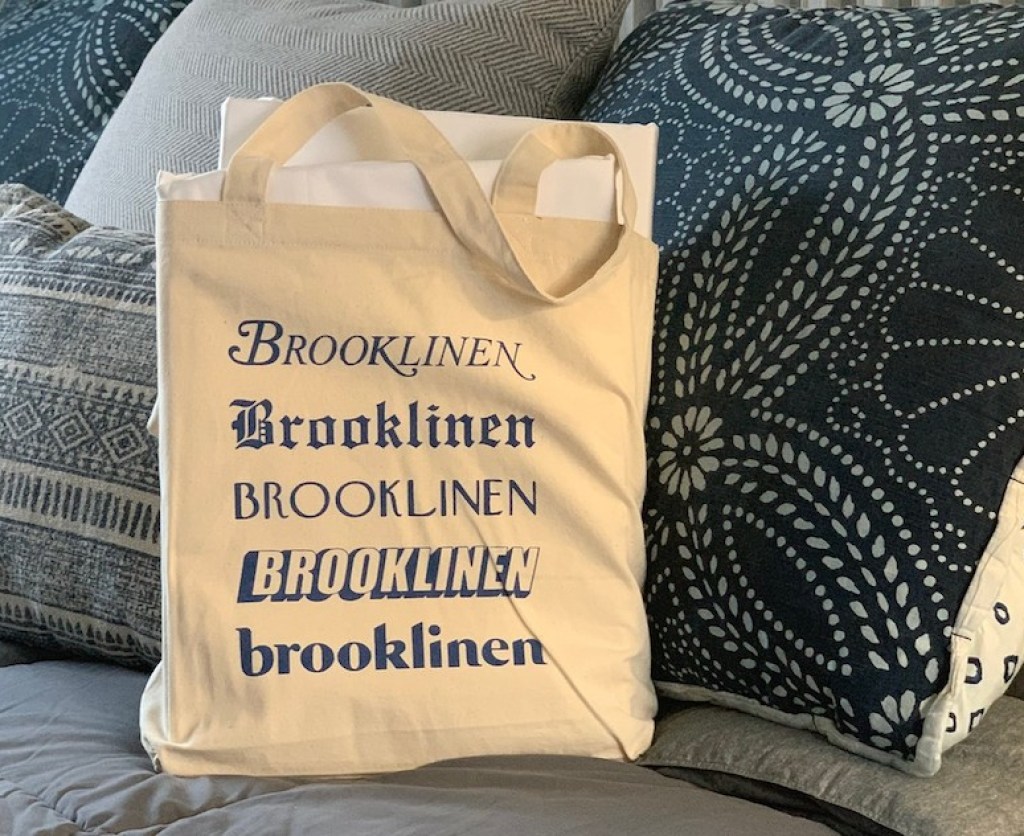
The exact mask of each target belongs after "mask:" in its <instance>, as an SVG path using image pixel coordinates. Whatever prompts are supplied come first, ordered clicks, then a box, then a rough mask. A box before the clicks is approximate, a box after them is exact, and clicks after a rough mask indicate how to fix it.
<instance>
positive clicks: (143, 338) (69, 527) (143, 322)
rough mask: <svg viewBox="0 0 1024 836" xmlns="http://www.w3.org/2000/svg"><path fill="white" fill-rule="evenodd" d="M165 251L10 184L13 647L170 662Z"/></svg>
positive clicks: (2, 551) (3, 289)
mask: <svg viewBox="0 0 1024 836" xmlns="http://www.w3.org/2000/svg"><path fill="white" fill-rule="evenodd" d="M154 256H155V250H154V245H153V238H152V236H149V235H144V234H137V233H125V232H120V231H115V230H111V229H99V228H93V227H90V226H89V225H88V224H87V223H85V222H84V221H82V220H81V219H79V218H76V217H75V216H74V215H71V214H69V213H67V212H65V211H64V210H63V209H62V208H61V207H60V206H58V205H56V204H54V203H51V202H49V201H48V200H46V199H45V198H43V197H41V196H39V195H37V194H35V193H34V192H32V191H30V190H29V189H27V188H26V187H24V186H11V185H4V186H0V639H6V640H12V641H16V642H21V643H24V644H29V645H34V646H36V647H41V648H47V649H49V650H57V651H60V652H66V653H69V654H73V655H84V656H91V657H94V658H95V657H98V658H102V659H105V660H107V661H112V662H117V663H119V664H125V665H130V666H133V667H149V666H151V665H152V664H154V663H155V662H157V661H158V660H159V657H160V557H159V554H160V553H159V539H158V514H159V507H160V498H159V481H158V474H157V446H156V441H155V440H154V439H153V438H152V437H150V436H149V435H148V434H147V432H146V419H147V418H148V416H149V411H150V409H151V407H152V405H153V401H154V398H155V395H156V337H155V322H154Z"/></svg>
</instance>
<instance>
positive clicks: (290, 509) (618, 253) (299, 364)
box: [142, 85, 657, 775]
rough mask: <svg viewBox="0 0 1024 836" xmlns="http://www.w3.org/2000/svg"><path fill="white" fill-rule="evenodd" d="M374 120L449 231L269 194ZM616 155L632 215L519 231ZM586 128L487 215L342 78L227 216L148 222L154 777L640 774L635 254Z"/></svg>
mask: <svg viewBox="0 0 1024 836" xmlns="http://www.w3.org/2000/svg"><path fill="white" fill-rule="evenodd" d="M367 104H369V105H370V106H371V107H372V113H373V115H374V116H375V117H376V119H377V122H376V124H377V126H378V130H379V131H380V133H381V140H382V141H381V147H382V148H383V147H386V146H387V147H390V148H391V153H392V156H393V158H404V159H406V160H409V161H411V162H412V163H414V164H415V165H416V167H417V168H418V169H419V171H420V172H421V174H422V176H423V178H424V179H425V181H426V182H427V184H428V186H429V188H430V191H431V193H432V195H433V198H434V201H435V203H436V205H437V207H438V209H437V211H420V210H408V209H397V210H396V209H353V208H346V207H336V206H328V207H323V206H305V205H289V204H275V203H270V202H267V201H266V200H265V195H266V189H267V182H268V180H269V178H270V177H271V172H272V171H273V170H274V169H275V168H276V167H278V166H280V165H282V164H283V163H284V162H285V161H287V160H288V159H289V158H290V157H291V156H292V155H293V154H294V153H295V151H296V150H297V149H298V148H300V147H301V146H302V144H303V142H304V141H305V140H306V139H307V138H308V137H309V136H310V135H311V134H312V133H313V132H314V131H315V130H316V129H317V128H318V127H319V126H321V125H323V124H325V123H326V122H327V121H329V120H330V119H332V118H334V117H335V116H336V115H337V114H338V113H340V112H344V111H346V110H349V109H352V108H354V107H362V106H365V105H367ZM595 155H596V156H603V155H611V157H612V158H613V159H615V160H616V165H617V166H618V168H619V169H620V171H621V175H622V176H621V178H620V179H621V189H620V191H621V195H620V196H621V214H622V221H621V223H615V222H593V221H581V220H570V219H560V218H554V219H552V218H547V219H544V218H538V217H537V216H536V215H535V214H534V207H535V205H536V200H537V182H538V180H539V177H540V174H541V172H542V171H543V170H544V169H545V168H547V167H548V166H549V165H550V164H551V163H552V162H553V161H554V160H556V159H559V158H575V157H584V156H595ZM635 212H636V200H635V195H634V193H633V191H632V186H631V182H630V177H629V174H628V170H627V169H626V168H625V166H624V165H623V161H622V159H621V155H620V154H619V153H618V149H617V148H616V147H615V145H614V143H612V142H611V141H610V140H609V139H608V138H607V136H606V135H604V134H602V133H601V132H599V131H597V130H595V129H593V128H588V127H585V126H580V125H557V124H556V125H549V126H545V127H544V128H541V129H539V130H538V131H536V132H533V133H531V134H530V135H528V136H527V137H526V138H524V139H523V141H522V142H521V143H520V144H518V145H517V146H516V148H515V149H514V150H513V152H512V153H511V154H510V155H509V157H508V158H507V159H506V160H505V161H504V163H503V165H502V167H501V170H500V172H499V174H498V176H497V179H496V183H495V187H494V194H493V198H492V200H491V201H489V200H488V199H487V197H486V196H485V195H484V193H483V191H481V189H480V187H479V185H478V183H477V181H476V179H475V178H474V176H473V174H472V171H471V170H470V169H469V167H468V166H467V164H466V162H465V161H464V160H463V159H462V158H460V157H459V156H458V155H457V154H456V153H455V152H454V151H453V149H452V148H451V146H450V145H449V144H448V143H447V142H446V141H445V140H444V138H443V137H441V136H440V135H439V134H438V133H437V131H436V129H434V128H433V127H432V126H431V125H430V123H429V122H427V121H426V120H424V119H423V117H422V116H421V115H420V114H419V113H417V112H416V111H413V110H411V109H409V108H405V107H402V106H400V105H397V104H396V103H393V102H388V101H387V100H383V99H379V98H376V97H372V96H365V95H364V94H361V93H359V92H358V91H356V90H355V89H354V88H351V87H348V86H347V85H322V86H320V87H316V88H311V89H310V90H308V91H305V92H304V93H302V94H299V96H297V97H295V98H293V99H292V100H290V101H289V102H288V103H287V105H285V106H284V107H282V108H281V110H279V111H278V113H276V114H274V117H273V118H271V119H269V120H268V121H267V122H266V123H264V125H263V126H262V127H261V128H260V129H259V130H258V131H257V132H256V133H255V134H254V135H253V136H252V137H251V138H250V140H249V141H248V142H247V143H246V144H245V145H244V146H243V148H242V149H240V151H239V152H238V153H237V154H235V155H234V157H233V158H232V161H231V164H230V166H229V168H228V171H227V173H226V176H225V182H224V193H223V196H222V199H221V200H219V201H209V200H199V201H187V200H165V201H163V202H162V203H161V204H160V207H159V210H158V233H157V239H158V247H159V250H160V256H159V271H158V300H159V301H158V320H159V339H160V378H159V384H160V392H161V399H160V423H161V428H162V431H161V437H160V453H161V488H162V502H163V507H162V520H163V523H162V538H163V539H162V551H163V560H164V659H163V662H162V663H161V665H160V667H159V668H158V669H157V671H156V672H154V675H153V677H152V679H151V681H150V684H149V686H148V688H147V691H146V694H145V695H144V698H143V706H142V732H143V739H144V742H145V744H146V747H147V749H148V751H149V752H150V753H151V755H152V756H153V758H154V761H155V762H156V763H157V764H158V765H159V766H160V767H162V768H164V769H167V770H169V771H172V772H176V773H179V774H187V775H196V774H205V773H242V774H295V775H355V774H367V773H376V772H382V771H390V770H396V769H403V768H408V767H413V766H416V765H418V764H422V763H425V762H428V761H432V760H438V759H443V758H450V757H459V756H466V755H474V754H494V753H514V752H540V753H545V752H546V753H575V754H587V755H595V756H601V757H612V758H632V757H635V756H637V755H638V754H639V753H640V752H641V751H642V750H643V749H644V748H645V747H646V746H647V744H648V743H649V740H650V735H651V730H652V716H653V711H654V698H653V692H652V689H651V684H650V680H649V649H648V640H647V630H646V622H645V617H644V611H643V605H642V600H641V595H640V586H639V584H640V580H641V578H642V574H643V568H644V554H643V542H642V530H641V523H640V503H641V499H642V494H643V487H644V472H645V468H644V449H643V415H644V405H645V402H646V394H647V385H648V375H649V366H650V342H651V330H652V316H653V297H654V285H655V277H656V267H657V251H656V248H655V247H654V245H653V244H652V243H651V242H650V241H648V240H645V239H644V238H643V236H641V235H638V234H637V233H636V232H635V231H634V229H633V222H634V220H635Z"/></svg>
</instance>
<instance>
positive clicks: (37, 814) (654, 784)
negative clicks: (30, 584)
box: [0, 662, 832, 836]
mask: <svg viewBox="0 0 1024 836" xmlns="http://www.w3.org/2000/svg"><path fill="white" fill-rule="evenodd" d="M144 683H145V677H144V676H142V675H140V674H138V673H136V672H134V671H127V670H122V669H118V668H114V667H109V666H103V665H93V664H87V663H81V662H40V663H37V664H34V665H18V666H15V667H10V668H4V669H3V670H0V833H14V834H35V833H46V834H53V836H72V834H85V833H88V834H99V833H131V834H134V835H135V836H143V834H157V833H160V834H166V836H195V834H206V833H210V834H214V833H215V834H218V836H223V834H238V836H243V834H244V836H261V834H273V835H274V836H287V835H288V834H295V836H317V835H318V834H324V836H338V834H342V835H343V836H371V834H372V835H373V836H385V834H386V835H387V836H441V834H473V836H508V834H524V836H525V835H526V834H528V836H555V834H562V835H563V836H580V834H587V836H623V834H633V833H635V834H644V836H773V834H774V835H776V836H820V835H821V834H828V833H831V832H832V831H830V830H829V829H828V828H825V827H823V826H821V825H819V824H815V823H813V822H808V821H804V820H801V819H796V818H793V817H791V816H787V815H785V814H783V813H778V812H775V811H773V810H770V809H768V808H765V807H759V806H757V805H754V804H750V803H749V802H745V801H741V800H738V799H732V798H726V797H724V796H720V795H715V794H713V793H709V792H707V791H706V790H702V789H699V788H697V787H694V786H691V785H689V784H687V783H685V782H682V781H673V780H671V779H669V778H665V777H663V776H660V775H657V774H656V773H653V772H650V771H647V770H643V769H641V768H639V767H636V766H631V765H627V764H621V763H614V762H611V761H601V760H595V759H589V758H571V757H528V756H524V757H488V758H471V759H464V760H458V761H448V762H444V763H441V764H436V765H433V766H429V767H424V768H422V769H417V770H413V771H411V772H404V773H397V774H394V775H388V776H385V777H381V778H377V779H374V780H360V781H348V782H344V781H334V782H329V781H306V782H299V781H292V780H282V779H250V778H230V777H217V778H192V779H188V778H177V777H175V776H173V775H167V774H154V773H153V771H152V767H151V766H150V764H149V760H148V759H147V757H146V755H145V753H144V752H143V750H142V748H141V746H140V745H139V735H138V702H139V696H140V694H141V691H142V686H143V684H144ZM5 822H6V823H7V825H8V828H7V829H4V823H5Z"/></svg>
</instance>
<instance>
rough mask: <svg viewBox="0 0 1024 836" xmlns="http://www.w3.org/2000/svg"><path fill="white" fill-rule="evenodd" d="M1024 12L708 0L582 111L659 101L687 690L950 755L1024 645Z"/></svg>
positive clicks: (652, 472)
mask: <svg viewBox="0 0 1024 836" xmlns="http://www.w3.org/2000/svg"><path fill="white" fill-rule="evenodd" d="M1021 56H1024V7H1021V6H1009V7H1000V6H994V5H973V6H960V7H956V8H927V9H926V8H915V9H906V10H899V9H877V8H875V9H869V8H855V7H848V8H838V9H817V10H799V9H788V8H777V7H763V6H760V5H731V4H722V3H682V4H676V5H673V6H670V7H669V8H668V9H666V10H664V11H663V12H661V13H658V14H656V15H654V16H653V17H651V18H650V19H648V21H647V22H646V23H645V24H644V25H643V26H642V27H641V28H640V29H639V30H638V31H637V32H636V33H634V35H633V36H632V37H631V38H630V39H628V40H627V42H626V43H625V44H624V45H623V46H622V47H621V48H620V50H619V52H618V53H617V55H616V56H615V57H614V58H613V61H612V63H611V65H610V66H609V68H608V70H607V71H606V73H605V76H604V78H603V79H602V81H601V82H600V83H599V85H598V87H597V89H596V91H595V92H594V94H593V95H592V97H591V99H590V101H589V103H588V106H587V107H586V108H585V110H584V114H583V115H584V117H585V118H587V119H594V120H620V121H640V122H650V121H653V122H656V123H658V124H659V125H660V127H661V147H660V165H659V172H658V196H657V207H656V217H655V238H656V240H657V241H658V243H659V244H660V245H661V247H662V262H661V281H660V289H659V303H658V310H657V320H656V335H655V368H654V379H653V382H652V392H651V404H650V410H649V418H648V420H649V424H648V434H647V444H648V456H649V461H648V465H649V479H648V497H647V505H646V524H647V539H648V550H649V559H650V565H649V569H648V578H647V588H646V595H647V602H648V612H649V620H650V626H651V630H652V638H653V643H654V648H653V652H654V678H655V680H656V681H657V683H658V685H659V688H660V689H661V691H662V692H663V693H666V694H669V695H674V696H678V697H682V698H694V699H710V700H713V701H716V702H719V703H721V704H724V705H728V706H732V707H736V708H740V709H743V710H747V711H750V712H752V713H755V714H758V715H761V716H765V717H770V718H773V719H775V720H778V721H780V722H783V723H787V724H789V725H794V726H799V727H805V728H811V729H815V730H817V731H819V732H821V733H823V734H825V735H827V736H828V737H829V738H830V739H831V740H833V742H835V743H837V744H838V745H840V746H843V747H844V748H847V749H849V750H851V751H854V752H858V753H860V754H863V755H867V756H869V757H873V758H875V759H878V760H881V761H884V762H887V763H890V764H892V765H894V766H897V767H899V768H901V769H904V770H906V771H909V772H912V773H915V774H920V775H929V774H933V773H934V772H936V771H937V770H938V768H939V766H940V763H941V756H942V752H943V750H944V749H947V748H948V747H949V746H951V745H953V744H954V743H956V742H957V741H959V740H961V739H962V738H963V737H964V736H965V735H966V734H968V733H969V732H970V731H971V730H972V729H973V728H975V727H976V726H977V725H978V724H979V723H981V722H984V717H985V712H986V710H987V708H988V707H989V706H990V705H991V704H992V702H993V701H994V700H995V699H996V698H997V697H998V696H999V695H1000V694H1001V693H1002V692H1003V691H1004V690H1005V688H1006V685H1007V683H1008V682H1009V681H1010V679H1011V678H1012V677H1013V674H1014V673H1015V672H1016V669H1017V666H1018V661H1019V657H1020V655H1021V652H1022V650H1024V533H1022V527H1024V469H1022V468H1021V467H1020V465H1019V464H1018V462H1019V460H1020V458H1021V456H1022V453H1024V421H1022V420H1021V419H1022V418H1024V384H1022V370H1024V64H1022V61H1021Z"/></svg>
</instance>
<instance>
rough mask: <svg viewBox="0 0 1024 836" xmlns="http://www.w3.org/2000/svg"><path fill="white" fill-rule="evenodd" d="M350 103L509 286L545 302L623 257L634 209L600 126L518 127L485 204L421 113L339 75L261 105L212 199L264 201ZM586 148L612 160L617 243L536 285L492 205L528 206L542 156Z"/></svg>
mask: <svg viewBox="0 0 1024 836" xmlns="http://www.w3.org/2000/svg"><path fill="white" fill-rule="evenodd" d="M358 107H370V108H371V110H372V111H373V113H374V114H375V115H376V116H377V121H376V124H377V126H378V128H379V129H380V131H381V144H380V148H381V150H382V152H383V154H384V156H383V158H384V159H396V160H397V159H403V160H408V161H409V162H411V163H413V164H414V165H415V166H416V167H417V169H419V171H420V173H421V174H422V175H423V177H424V179H425V181H426V183H427V186H428V188H429V189H430V191H431V193H432V194H433V196H434V198H435V200H436V201H437V203H438V206H439V207H440V209H441V212H442V214H443V215H444V217H445V218H446V220H447V222H448V224H449V226H450V227H451V229H452V231H453V233H454V234H455V236H456V237H457V238H458V239H459V241H460V242H461V243H462V244H463V246H465V247H466V248H467V249H468V250H469V251H470V252H471V253H472V254H474V255H475V256H477V257H478V258H481V259H483V260H484V261H486V262H488V263H490V264H491V265H493V267H494V268H495V269H496V271H497V272H498V274H499V275H500V276H501V277H503V278H504V280H505V281H507V282H508V283H509V284H510V285H511V286H512V287H514V288H515V289H517V290H519V291H521V292H524V293H526V294H528V295H529V296H532V297H535V298H539V299H543V300H544V301H547V302H552V303H557V302H565V301H568V300H569V299H570V298H572V297H573V296H574V295H575V294H576V293H579V292H580V291H582V290H583V289H584V288H585V287H586V285H587V284H589V283H590V281H594V280H597V279H599V278H600V276H601V275H603V274H604V273H606V272H608V271H610V270H612V269H614V267H615V266H616V264H617V263H618V262H619V261H620V260H621V258H622V257H623V254H624V250H625V248H626V247H627V246H628V238H629V234H630V233H631V230H632V225H633V220H634V218H635V213H636V197H635V194H634V191H633V187H632V183H631V182H630V180H629V173H628V171H627V169H626V166H625V164H624V161H623V158H622V154H621V152H620V151H619V149H618V148H617V147H616V146H615V144H614V143H613V142H612V140H611V139H610V138H609V137H608V136H607V135H605V134H604V133H603V132H601V131H599V130H598V129H596V128H594V127H592V126H588V125H584V124H579V125H575V124H570V125H565V124H552V125H548V126H543V127H541V128H538V129H536V130H535V131H534V132H532V133H530V134H527V135H526V136H525V137H523V138H522V139H521V140H520V141H519V143H518V144H517V145H516V147H515V148H514V149H513V151H512V152H511V153H510V154H509V156H508V158H507V159H506V160H505V161H504V162H503V164H502V167H501V170H500V172H499V175H498V179H497V182H496V184H495V190H494V194H495V198H494V200H495V203H494V204H493V205H492V203H491V201H490V200H488V198H487V196H486V195H485V194H484V192H483V190H482V189H481V188H480V184H479V183H478V182H477V180H476V177H475V176H474V175H473V172H472V170H471V169H470V167H469V164H468V163H467V162H466V160H464V159H463V158H462V157H461V156H460V155H459V154H458V152H457V151H455V149H454V148H453V147H452V146H451V144H450V143H449V142H448V140H447V139H446V138H445V137H444V135H443V134H441V133H440V131H438V130H437V128H435V127H434V125H433V124H432V123H431V122H430V120H429V119H427V118H426V117H425V116H424V115H423V114H421V113H420V112H419V111H417V110H415V109H414V108H411V107H407V106H405V105H402V104H399V103H398V102H393V101H391V100H389V99H384V98H381V97H378V96H374V95H371V94H368V93H363V92H362V91H360V90H358V89H357V88H355V87H353V86H351V85H348V84H319V85H316V86H314V87H310V88H308V89H306V90H304V91H302V92H301V93H298V94H297V95H295V96H293V97H292V98H290V99H288V100H287V101H286V102H285V103H284V104H282V105H281V106H280V107H279V108H278V109H277V110H276V111H275V112H274V113H273V114H271V116H270V117H269V118H268V119H267V120H266V121H264V122H263V124H262V125H260V126H259V127H258V128H257V129H256V131H255V132H254V133H253V135H252V136H250V137H249V139H248V140H247V141H246V142H245V143H244V144H243V145H242V146H241V147H240V148H239V149H238V150H237V151H236V152H235V154H234V156H232V158H231V160H230V162H229V163H228V167H227V171H226V172H225V178H224V190H223V193H222V199H223V200H224V201H230V202H240V203H249V204H254V205H262V204H264V203H265V202H266V191H267V182H268V180H269V177H270V173H271V171H272V170H273V169H274V168H276V167H280V166H283V165H284V164H285V163H287V162H288V160H289V159H291V157H293V156H294V155H295V154H296V153H297V152H298V151H299V150H300V149H301V148H302V147H303V146H304V145H305V144H306V142H308V141H309V140H310V139H311V138H312V137H313V135H314V134H315V133H316V132H317V131H318V130H319V129H320V128H322V127H323V126H324V125H326V124H327V123H328V122H330V121H331V120H333V119H335V118H336V117H338V116H341V115H342V114H344V113H347V112H348V111H350V110H353V109H355V108H358ZM393 148H397V149H399V150H398V152H393V151H392V150H391V149H393ZM592 154H610V155H611V156H612V157H613V158H614V160H615V163H616V167H617V171H618V175H619V176H618V178H617V180H618V184H619V194H620V197H621V201H620V202H621V213H622V216H623V223H621V224H619V225H612V224H609V229H610V231H612V230H615V231H617V236H618V237H617V245H616V247H615V250H614V252H613V253H612V255H611V256H609V258H608V260H607V261H606V262H605V263H604V264H603V265H602V266H601V267H600V268H598V270H597V272H596V273H595V274H594V276H592V277H591V278H590V279H589V280H588V282H585V283H584V284H583V285H582V286H580V287H578V288H576V289H575V290H573V291H570V292H568V293H566V294H563V295H553V294H551V293H549V292H547V291H546V290H545V289H544V286H545V284H546V282H544V281H540V282H538V281H535V279H534V277H533V276H531V275H530V273H529V272H528V271H527V270H526V269H525V268H524V267H523V264H522V262H521V260H520V259H519V256H518V255H517V254H516V252H515V249H514V248H513V247H512V245H511V244H510V242H509V240H508V237H507V235H506V234H505V231H504V229H503V228H502V226H501V222H500V221H499V219H498V216H497V214H496V210H497V211H506V212H518V213H522V214H533V212H534V209H535V206H536V197H537V184H538V181H539V179H540V175H541V173H542V172H543V170H544V169H545V168H546V167H547V165H549V164H550V163H551V162H554V161H555V160H557V159H562V158H566V157H573V156H586V155H592ZM379 158H381V157H380V156H378V159H379ZM538 278H542V279H543V277H538Z"/></svg>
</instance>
